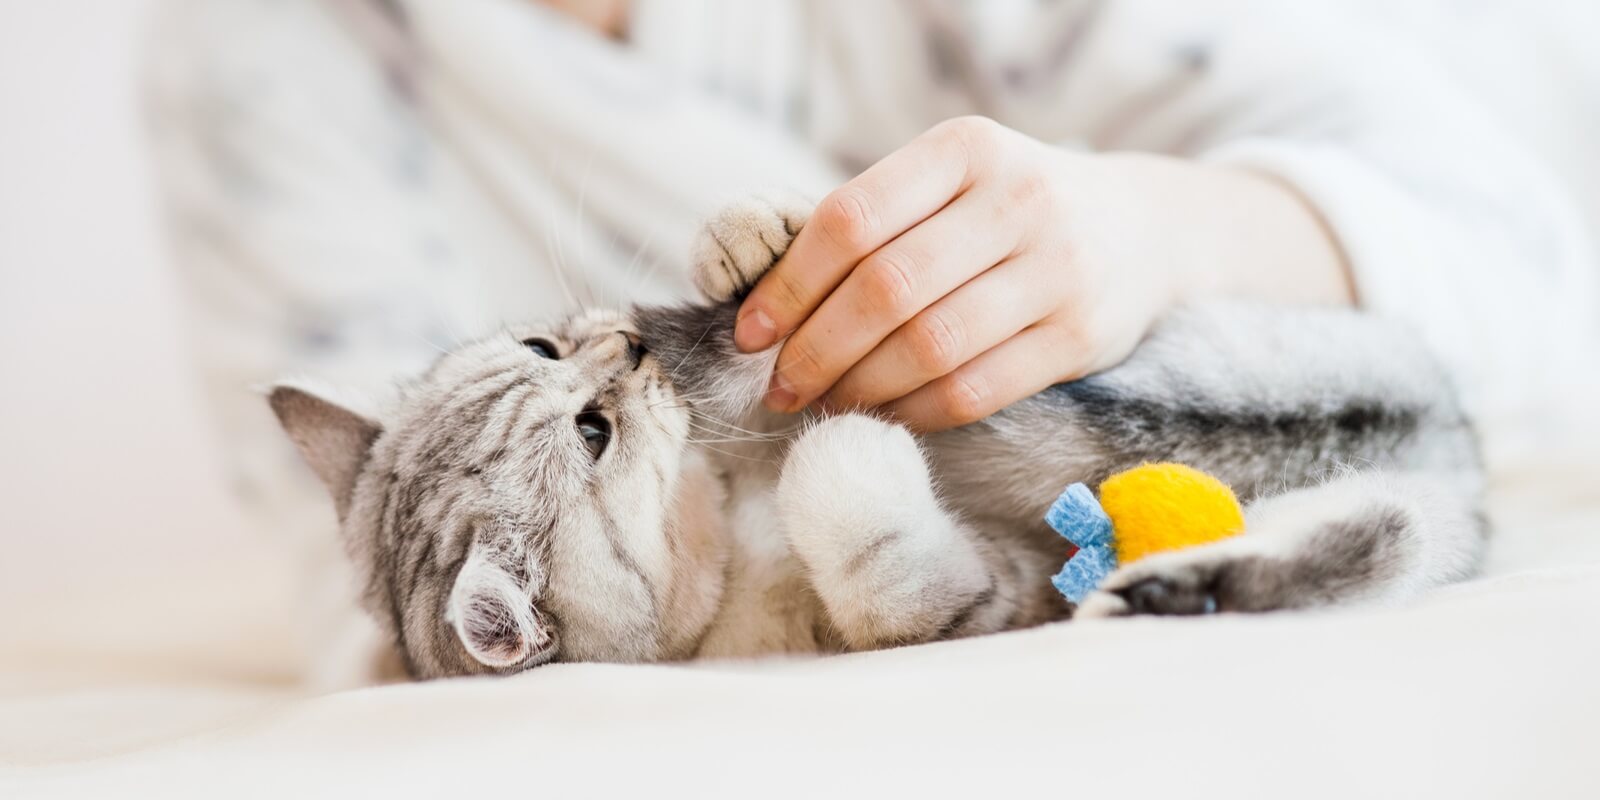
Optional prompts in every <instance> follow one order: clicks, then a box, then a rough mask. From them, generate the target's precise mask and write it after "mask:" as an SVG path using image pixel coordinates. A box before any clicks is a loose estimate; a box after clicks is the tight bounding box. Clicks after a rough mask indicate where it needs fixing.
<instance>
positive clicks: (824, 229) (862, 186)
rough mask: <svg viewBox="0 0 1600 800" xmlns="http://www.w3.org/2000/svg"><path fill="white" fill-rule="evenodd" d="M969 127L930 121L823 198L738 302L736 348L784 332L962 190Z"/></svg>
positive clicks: (750, 348) (757, 346) (768, 341)
mask: <svg viewBox="0 0 1600 800" xmlns="http://www.w3.org/2000/svg"><path fill="white" fill-rule="evenodd" d="M989 125H990V126H993V125H994V124H993V123H989ZM977 127H980V126H979V125H978V124H977V123H970V122H964V121H961V120H953V121H952V122H949V123H944V124H941V125H938V126H935V127H934V128H932V129H930V130H929V131H928V132H927V133H924V134H922V135H921V136H918V137H917V138H916V139H913V140H912V141H911V142H910V143H909V144H907V145H906V146H904V147H902V148H900V149H899V150H896V151H895V152H893V153H891V154H889V155H888V156H886V157H885V158H884V159H883V160H881V161H879V162H878V163H876V164H873V165H872V166H871V167H869V168H867V170H866V171H865V172H863V173H861V174H860V175H858V176H856V177H855V178H853V179H851V180H850V181H849V182H848V183H846V184H845V185H843V186H841V187H839V188H838V189H836V190H834V192H833V193H832V194H830V195H828V196H827V197H826V198H823V200H822V202H821V203H819V204H818V205H817V209H816V211H815V212H813V213H812V215H811V219H810V221H809V222H807V223H806V225H805V226H804V227H802V228H801V229H800V233H799V234H798V235H797V236H795V240H794V242H793V243H792V244H791V245H790V246H789V250H788V252H786V253H785V254H784V257H783V258H782V259H780V260H779V261H778V263H777V264H776V265H775V266H774V267H773V268H772V269H771V270H769V271H768V272H767V274H766V275H765V276H763V277H762V279H761V281H760V282H758V283H757V284H756V287H755V289H754V290H752V291H751V292H750V296H749V297H748V298H746V299H745V301H744V303H743V304H742V305H741V306H740V308H739V316H738V320H737V322H736V324H735V326H734V335H733V338H734V343H735V344H737V345H738V347H739V349H741V350H743V351H745V352H754V351H757V350H762V349H765V348H767V347H770V346H771V345H772V343H773V342H776V341H778V340H779V339H780V338H782V337H784V336H787V335H789V334H790V333H792V332H793V331H794V330H795V329H796V328H799V327H800V324H801V323H802V322H804V321H805V319H806V318H807V317H809V316H811V313H812V312H814V311H816V310H817V308H818V307H819V306H821V305H822V302H823V300H825V299H826V298H827V297H828V295H829V294H830V293H832V292H833V290H834V289H835V288H836V287H838V286H839V284H840V283H841V282H842V281H844V279H845V276H847V275H849V274H850V271H851V270H852V269H853V268H854V267H855V266H856V264H857V263H859V262H860V261H861V259H863V258H866V257H867V256H868V255H870V254H871V253H873V252H874V251H876V250H877V249H878V248H880V247H882V246H883V245H885V244H887V243H888V242H889V241H891V240H892V239H894V238H895V237H897V236H899V235H900V234H902V233H904V232H905V231H907V230H909V229H911V228H912V227H913V226H915V225H917V224H918V223H920V222H922V221H923V220H925V219H927V218H929V217H930V216H933V215H934V214H935V213H937V212H938V211H939V209H941V208H944V207H945V206H946V205H947V204H949V202H950V201H951V200H952V199H953V198H955V197H956V196H957V195H959V194H961V193H962V192H963V191H965V189H966V187H967V186H968V185H970V178H969V173H970V169H969V166H970V164H971V163H972V158H970V156H969V154H970V153H971V152H972V149H973V142H974V141H975V140H976V138H977V137H976V135H975V134H974V133H973V132H972V130H970V129H972V128H977ZM995 127H997V126H995Z"/></svg>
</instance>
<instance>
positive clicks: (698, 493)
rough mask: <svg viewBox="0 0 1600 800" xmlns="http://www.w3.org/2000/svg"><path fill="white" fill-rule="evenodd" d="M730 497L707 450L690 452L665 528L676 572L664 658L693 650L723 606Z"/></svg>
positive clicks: (669, 592) (669, 591)
mask: <svg viewBox="0 0 1600 800" xmlns="http://www.w3.org/2000/svg"><path fill="white" fill-rule="evenodd" d="M727 501H728V497H727V492H726V491H725V490H724V488H723V485H722V482H721V481H720V480H718V477H717V475H716V470H715V469H714V468H713V467H712V465H711V464H710V463H708V462H707V461H706V459H705V458H704V456H703V455H701V454H699V453H690V454H689V455H688V456H687V457H686V458H685V459H684V465H683V468H682V472H681V474H680V477H679V479H678V482H677V487H676V491H675V492H674V495H673V499H672V508H671V511H670V512H669V514H668V521H667V528H666V531H665V532H664V540H665V542H666V545H667V549H668V551H669V553H670V554H671V565H670V566H671V578H670V579H669V580H668V582H667V585H666V589H665V592H664V603H663V607H664V608H665V611H666V613H665V614H664V619H663V620H662V627H663V630H662V651H663V657H664V658H667V659H673V660H681V659H686V658H689V657H691V656H693V655H694V652H695V650H696V648H697V646H698V644H699V642H700V640H701V638H702V637H703V636H704V635H705V632H706V630H707V628H708V627H709V626H710V625H711V623H712V621H713V620H714V619H715V618H716V615H717V610H718V608H719V607H720V606H721V603H722V595H723V590H724V582H725V581H724V578H725V572H726V570H727V566H728V555H729V554H728V549H729V541H728V530H727V518H726V517H727V515H726V512H725V507H726V504H727Z"/></svg>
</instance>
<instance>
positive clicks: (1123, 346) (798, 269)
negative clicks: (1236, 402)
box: [736, 118, 1351, 429]
mask: <svg viewBox="0 0 1600 800" xmlns="http://www.w3.org/2000/svg"><path fill="white" fill-rule="evenodd" d="M1205 295H1233V296H1240V297H1245V296H1249V297H1258V298H1262V299H1265V300H1270V301H1275V302H1286V303H1292V302H1306V303H1322V304H1335V303H1349V302H1350V300H1351V292H1350V286H1349V281H1348V277H1347V275H1346V271H1345V267H1344V263H1343V259H1342V256H1341V255H1340V253H1339V250H1338V248H1337V247H1336V246H1335V244H1334V242H1333V241H1332V239H1331V238H1330V237H1329V236H1328V235H1327V232H1326V230H1325V229H1324V228H1323V226H1322V225H1321V223H1320V221H1319V220H1318V218H1317V217H1316V215H1315V213H1314V212H1313V211H1312V210H1311V209H1310V207H1309V206H1307V205H1306V204H1305V203H1304V202H1303V201H1302V200H1301V199H1300V198H1299V197H1298V196H1297V195H1296V194H1295V193H1294V192H1293V191H1292V190H1290V189H1289V188H1288V187H1287V186H1285V185H1284V184H1282V183H1280V182H1278V181H1276V180H1274V179H1272V178H1269V177H1266V176H1263V175H1258V174H1253V173H1251V172H1248V171H1243V170H1235V169H1229V168H1224V167H1212V166H1206V165H1199V164H1194V163H1191V162H1187V161H1182V160H1179V159H1173V158H1167V157H1161V156H1148V155H1137V154H1126V155H1123V154H1116V155H1098V156H1094V155H1084V154H1079V153H1073V152H1068V151H1065V150H1062V149H1060V148H1057V147H1052V146H1048V145H1045V144H1042V143H1040V142H1037V141H1035V140H1032V139H1030V138H1028V137H1026V136H1023V135H1022V134H1020V133H1017V132H1015V131H1012V130H1009V129H1006V128H1003V127H1001V126H1000V125H998V124H996V123H993V122H990V121H988V120H984V119H980V118H963V119H957V120H952V121H950V122H948V123H945V124H942V125H939V126H936V127H935V128H934V129H933V130H931V131H929V132H928V133H927V134H924V135H923V136H921V137H918V138H917V139H916V140H914V141H913V142H911V143H910V144H908V145H907V146H905V147H904V148H902V149H900V150H899V151H897V152H896V153H894V154H893V155H890V156H889V157H887V158H885V159H884V160H882V161H880V162H879V163H878V164H876V165H874V166H873V167H871V168H870V169H868V170H867V171H866V172H864V173H863V174H861V175H860V176H857V177H856V178H855V179H854V180H851V181H850V182H849V183H847V184H845V185H844V187H842V188H841V189H839V190H838V191H836V192H834V193H833V194H832V195H830V196H829V197H828V198H827V199H826V200H824V201H823V203H822V204H821V205H820V206H819V207H818V209H817V211H816V213H815V215H814V216H813V218H812V220H811V222H810V223H809V224H808V225H807V226H806V227H805V228H804V229H802V231H801V233H800V235H799V237H798V238H797V239H796V240H795V242H794V245H793V246H792V247H791V248H790V250H789V253H788V254H787V255H786V257H785V259H784V261H783V262H782V263H780V265H779V266H778V267H777V268H775V270H774V273H773V274H772V276H771V277H769V278H768V279H766V280H765V281H763V284H762V286H760V287H758V288H757V290H756V292H755V295H754V296H753V297H752V298H751V300H750V301H749V302H747V303H746V305H745V309H744V310H745V313H744V314H743V315H742V316H741V318H740V322H739V326H738V328H737V330H736V339H737V342H738V344H739V345H740V346H741V347H743V348H745V349H747V350H758V349H762V348H764V347H766V346H768V345H770V344H771V343H772V342H773V341H775V340H776V338H777V337H778V336H779V335H780V333H782V332H786V331H788V330H792V329H795V328H796V327H798V330H795V332H794V334H793V335H792V336H791V337H790V339H789V341H788V342H787V343H786V345H785V347H784V350H783V354H782V355H781V356H780V360H779V364H778V372H777V374H776V375H775V376H774V379H773V384H772V385H773V388H772V393H771V395H770V397H769V402H770V404H771V405H773V406H774V407H776V408H778V409H781V410H785V411H794V410H797V409H799V408H801V407H803V406H805V405H807V404H809V403H811V402H813V401H815V400H817V399H819V398H820V397H821V396H822V394H823V392H826V393H827V396H826V402H827V403H828V404H830V405H833V406H843V407H857V406H885V407H886V409H887V410H888V411H890V412H891V413H893V414H895V415H896V416H898V417H899V418H901V419H903V420H905V421H906V422H909V423H911V424H913V425H916V426H918V427H922V428H928V429H933V428H941V427H948V426H949V425H952V424H961V423H963V422H969V421H971V420H973V419H977V418H981V417H983V416H986V415H988V414H990V413H993V412H994V411H996V410H999V409H1000V408H1001V407H1003V406H1005V405H1006V404H1009V403H1010V402H1012V401H1014V400H1016V399H1019V398H1021V397H1024V396H1026V395H1028V394H1032V393H1033V392H1037V391H1038V390H1040V389H1042V388H1044V387H1045V386H1047V385H1049V384H1051V383H1056V382H1059V381H1064V380H1070V379H1072V378H1076V377H1080V376H1082V375H1085V374H1088V373H1091V372H1094V371H1097V370H1100V369H1104V368H1106V367H1109V366H1111V365H1113V364H1115V363H1116V362H1118V361H1120V360H1122V358H1124V357H1126V356H1127V354H1128V352H1129V351H1131V350H1132V349H1133V347H1134V345H1135V344H1137V343H1138V341H1139V339H1140V338H1141V337H1143V335H1144V334H1145V332H1146V331H1147V330H1148V329H1149V327H1150V325H1151V324H1152V322H1153V321H1154V320H1155V318H1156V317H1158V316H1159V315H1160V314H1162V313H1163V312H1165V311H1166V310H1168V309H1170V308H1171V307H1172V306H1173V305H1175V304H1177V303H1180V302H1184V301H1187V300H1190V299H1194V298H1197V297H1201V296H1205Z"/></svg>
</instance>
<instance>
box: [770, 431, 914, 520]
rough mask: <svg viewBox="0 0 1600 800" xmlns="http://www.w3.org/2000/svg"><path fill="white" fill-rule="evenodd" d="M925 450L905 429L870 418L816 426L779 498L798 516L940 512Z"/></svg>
mask: <svg viewBox="0 0 1600 800" xmlns="http://www.w3.org/2000/svg"><path fill="white" fill-rule="evenodd" d="M932 487H933V482H932V479H931V477H930V476H929V474H928V467H927V464H926V463H925V462H924V461H923V458H922V451H921V450H920V449H919V448H918V447H917V442H916V439H915V438H913V437H912V436H911V434H910V432H908V431H907V430H906V429H905V428H904V427H901V426H899V425H895V424H892V423H889V422H884V421H883V420H880V419H876V418H873V417H869V416H867V415H865V414H843V415H840V416H837V417H830V418H828V419H825V420H822V421H821V422H818V423H816V424H815V425H812V426H811V427H810V428H809V429H808V430H806V432H805V433H803V434H801V436H800V438H799V439H797V440H796V441H795V443H794V445H793V446H792V447H790V449H789V453H788V456H787V457H786V459H785V460H784V465H783V475H782V478H781V479H780V481H779V490H778V497H779V502H780V503H781V504H785V505H788V506H789V507H790V508H791V509H792V510H793V511H794V512H795V513H796V514H804V515H810V514H818V513H827V512H828V510H833V509H838V510H843V509H846V508H848V509H851V511H849V512H848V513H851V514H855V513H858V512H856V511H855V510H854V509H857V508H861V509H872V510H874V511H875V512H876V513H878V514H882V515H893V514H896V513H898V512H905V511H913V512H915V513H921V512H923V511H925V510H927V509H929V508H937V503H936V502H935V501H934V496H933V488H932Z"/></svg>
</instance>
